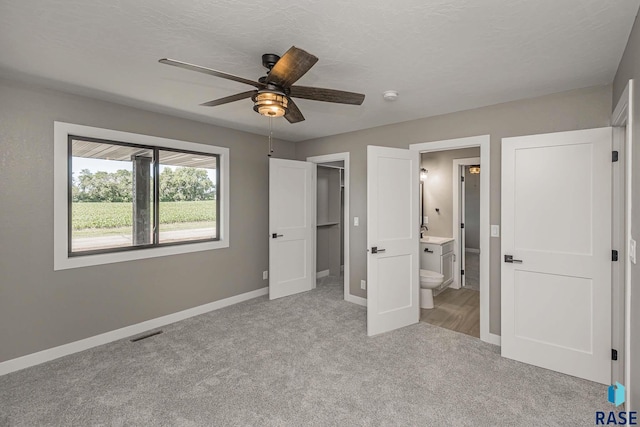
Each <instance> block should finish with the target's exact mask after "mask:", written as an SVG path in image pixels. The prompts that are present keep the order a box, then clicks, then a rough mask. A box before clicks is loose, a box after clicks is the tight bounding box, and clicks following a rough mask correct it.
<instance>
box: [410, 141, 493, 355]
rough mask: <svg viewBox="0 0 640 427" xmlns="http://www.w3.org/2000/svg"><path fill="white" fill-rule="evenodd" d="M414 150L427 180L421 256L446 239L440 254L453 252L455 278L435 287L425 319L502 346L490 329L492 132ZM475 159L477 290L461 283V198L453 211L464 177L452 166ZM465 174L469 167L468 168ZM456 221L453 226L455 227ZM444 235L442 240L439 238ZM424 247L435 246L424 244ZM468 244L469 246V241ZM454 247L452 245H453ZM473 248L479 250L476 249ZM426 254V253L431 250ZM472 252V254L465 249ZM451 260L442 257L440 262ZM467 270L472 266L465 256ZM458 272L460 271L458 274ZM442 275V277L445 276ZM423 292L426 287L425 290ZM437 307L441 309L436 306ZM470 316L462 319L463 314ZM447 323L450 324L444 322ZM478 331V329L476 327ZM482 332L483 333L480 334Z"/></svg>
mask: <svg viewBox="0 0 640 427" xmlns="http://www.w3.org/2000/svg"><path fill="white" fill-rule="evenodd" d="M409 148H410V149H411V150H414V151H419V152H420V153H421V165H420V167H421V168H422V169H424V171H421V180H422V182H423V192H422V196H423V208H422V209H423V214H422V216H423V218H422V223H423V225H424V228H423V233H424V235H426V236H427V237H428V239H427V240H426V241H427V242H429V241H431V243H426V242H425V239H421V243H420V245H421V251H420V254H421V255H424V253H423V251H424V249H429V250H434V249H437V246H436V247H432V243H437V242H443V243H442V249H441V252H440V253H441V255H446V254H445V253H444V252H443V251H445V250H446V251H449V250H451V251H452V253H451V255H452V257H451V258H453V260H454V261H453V268H452V275H453V280H451V281H450V282H449V283H448V284H447V280H446V278H445V277H443V282H442V283H443V285H446V286H445V287H444V288H443V289H437V290H436V293H437V295H436V297H435V298H434V307H435V310H429V309H421V321H426V322H427V323H431V324H438V326H441V327H447V326H448V327H449V328H450V329H454V330H456V328H458V329H466V332H465V331H460V332H464V333H468V334H470V335H474V336H479V338H480V339H481V340H482V341H485V342H489V343H492V344H497V345H500V337H499V336H497V335H494V334H491V333H490V331H489V259H490V249H489V248H490V245H489V243H490V242H489V239H490V229H491V226H490V222H489V218H490V217H489V176H490V136H489V135H481V136H475V137H468V138H459V139H451V140H444V141H434V142H426V143H418V144H411V145H410V147H409ZM470 158H473V159H477V158H479V159H480V160H479V161H475V160H474V162H473V165H476V164H478V165H481V173H480V174H478V175H479V188H480V195H479V199H480V200H479V215H478V229H479V248H478V249H479V250H480V252H479V253H477V256H478V278H479V280H478V282H479V283H478V290H472V289H465V288H464V287H462V283H461V281H460V275H459V274H460V273H461V270H462V268H461V261H462V260H461V252H460V250H461V245H460V237H459V235H458V234H459V231H460V224H462V222H463V221H458V220H456V216H455V215H454V212H456V210H457V209H458V207H459V204H460V201H459V202H458V203H456V207H455V209H456V210H454V200H458V199H457V197H461V196H460V191H459V190H458V191H457V193H458V195H457V196H456V195H455V194H454V193H456V191H455V188H454V182H456V183H457V179H456V178H454V177H458V176H461V175H460V172H459V171H457V170H454V167H453V165H454V163H453V162H454V160H462V159H470ZM465 172H466V171H465ZM454 224H455V226H454ZM438 237H440V239H438ZM423 245H431V246H428V247H425V248H423V247H422V246H423ZM467 246H468V245H467ZM450 247H452V248H451V249H449V248H450ZM472 249H475V248H472ZM427 253H428V252H427ZM465 254H468V252H465ZM447 259H448V258H445V257H444V256H443V258H442V261H443V265H444V261H445V260H447ZM466 261H467V263H466V264H467V265H466V266H465V269H468V268H469V267H470V265H469V261H471V260H466ZM456 273H458V274H456ZM443 276H444V275H443ZM421 291H422V290H421ZM438 308H439V309H438ZM462 314H464V315H466V316H467V317H466V318H465V317H461V316H460V315H462ZM443 323H448V324H449V325H445V324H443ZM478 329H479V331H478ZM478 332H479V333H478Z"/></svg>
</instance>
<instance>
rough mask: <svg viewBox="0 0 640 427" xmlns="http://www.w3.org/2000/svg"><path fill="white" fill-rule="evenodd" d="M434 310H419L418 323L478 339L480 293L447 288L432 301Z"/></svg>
mask: <svg viewBox="0 0 640 427" xmlns="http://www.w3.org/2000/svg"><path fill="white" fill-rule="evenodd" d="M433 305H434V308H432V309H430V310H427V309H424V308H422V309H420V321H422V322H426V323H430V324H432V325H434V326H440V327H442V328H445V329H450V330H452V331H456V332H461V333H463V334H467V335H471V336H472V337H476V338H480V292H478V291H475V290H472V289H451V288H447V289H445V290H444V291H443V292H441V293H440V294H438V295H437V296H436V297H435V298H434V299H433Z"/></svg>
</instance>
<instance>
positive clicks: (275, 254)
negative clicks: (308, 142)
mask: <svg viewBox="0 0 640 427" xmlns="http://www.w3.org/2000/svg"><path fill="white" fill-rule="evenodd" d="M314 167H315V165H314V164H313V163H309V162H299V161H293V160H283V159H269V230H270V236H269V271H270V274H269V298H270V299H274V298H280V297H284V296H287V295H291V294H295V293H298V292H304V291H308V290H311V289H312V287H313V284H314V280H315V273H314V270H315V268H314V265H313V264H314V263H313V261H314V259H315V258H314V257H315V245H314V242H313V236H314V235H313V231H314V220H315V212H314V209H315V198H316V196H315V187H314V186H313V172H314V170H315V169H314Z"/></svg>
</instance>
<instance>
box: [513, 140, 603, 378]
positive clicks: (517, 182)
mask: <svg viewBox="0 0 640 427" xmlns="http://www.w3.org/2000/svg"><path fill="white" fill-rule="evenodd" d="M611 194H612V193H611V129H610V128H602V129H590V130H582V131H574V132H562V133H556V134H547V135H533V136H526V137H517V138H505V139H503V143H502V228H503V229H502V252H503V256H504V255H512V256H513V258H514V259H515V260H522V263H507V262H503V264H502V291H501V294H502V355H503V356H504V357H508V358H512V359H516V360H520V361H522V362H526V363H530V364H533V365H537V366H541V367H544V368H548V369H552V370H556V371H559V372H563V373H566V374H570V375H574V376H578V377H581V378H585V379H589V380H592V381H597V382H601V383H604V384H609V383H610V380H611V374H610V370H611V364H610V363H611V361H610V355H611ZM503 261H504V259H503Z"/></svg>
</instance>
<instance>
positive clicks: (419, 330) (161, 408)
mask: <svg viewBox="0 0 640 427" xmlns="http://www.w3.org/2000/svg"><path fill="white" fill-rule="evenodd" d="M163 329H164V333H163V334H161V335H158V336H155V337H152V338H149V339H146V340H143V341H140V342H138V343H131V342H129V341H128V340H122V341H118V342H114V343H111V344H107V345H104V346H101V347H97V348H94V349H91V350H87V351H85V352H82V353H78V354H74V355H71V356H68V357H65V358H62V359H58V360H55V361H52V362H49V363H46V364H43V365H40V366H36V367H33V368H29V369H26V370H23V371H20V372H15V373H12V374H9V375H6V376H3V377H0V425H2V426H41V425H65V426H89V425H108V426H123V425H127V426H129V425H135V426H450V425H451V426H552V425H593V424H594V419H595V418H594V411H596V410H605V409H606V410H609V409H610V408H609V405H608V404H607V403H606V400H607V399H606V397H607V396H606V387H605V386H602V385H599V384H594V383H591V382H588V381H583V380H579V379H576V378H573V377H569V376H565V375H561V374H557V373H554V372H551V371H547V370H544V369H540V368H535V367H532V366H528V365H524V364H521V363H518V362H514V361H511V360H506V359H502V358H501V357H500V355H499V349H498V347H495V346H492V345H489V344H486V343H483V342H481V341H480V340H478V339H474V338H471V337H468V336H466V335H463V334H460V333H456V332H452V331H448V330H446V329H442V328H438V327H435V326H431V325H429V324H426V323H424V322H420V323H418V324H416V325H412V326H409V327H406V328H403V329H401V330H398V331H395V332H391V333H387V334H382V335H380V336H377V337H373V338H368V337H367V336H366V310H365V308H364V307H360V306H357V305H354V304H350V303H347V302H344V301H343V300H342V286H339V285H331V284H326V283H325V284H324V285H323V286H320V287H319V288H318V289H316V290H314V291H311V292H307V293H304V294H299V295H295V296H292V297H287V298H282V299H279V300H275V301H268V300H267V299H266V297H262V298H257V299H254V300H251V301H247V302H244V303H241V304H238V305H236V306H233V307H228V308H225V309H222V310H218V311H215V312H212V313H208V314H205V315H202V316H198V317H195V318H192V319H188V320H185V321H182V322H179V323H175V324H173V325H170V326H168V327H165V328H163Z"/></svg>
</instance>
